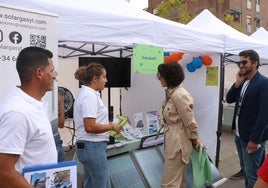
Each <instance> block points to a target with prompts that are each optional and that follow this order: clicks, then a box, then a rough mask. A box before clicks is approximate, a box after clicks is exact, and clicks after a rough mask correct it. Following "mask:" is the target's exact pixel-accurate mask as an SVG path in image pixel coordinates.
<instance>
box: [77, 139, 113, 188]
mask: <svg viewBox="0 0 268 188" xmlns="http://www.w3.org/2000/svg"><path fill="white" fill-rule="evenodd" d="M106 146H107V142H90V141H83V140H79V141H77V142H76V155H77V158H78V159H79V161H80V162H81V163H82V164H83V167H84V178H83V187H84V188H108V187H109V183H108V178H109V175H108V166H107V157H106Z"/></svg>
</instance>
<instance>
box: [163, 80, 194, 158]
mask: <svg viewBox="0 0 268 188" xmlns="http://www.w3.org/2000/svg"><path fill="white" fill-rule="evenodd" d="M166 97H167V99H166V100H167V103H166V106H165V107H164V110H163V121H164V135H165V136H164V138H165V141H164V151H165V156H166V157H167V158H169V159H172V158H174V157H176V155H177V154H178V153H179V152H180V150H181V153H182V161H183V162H185V163H188V162H189V160H190V155H191V152H192V150H193V146H192V141H191V139H197V138H198V126H197V123H196V121H195V118H194V113H193V98H192V96H191V95H190V94H189V93H188V92H187V91H186V90H185V89H184V88H183V87H182V86H181V85H179V86H177V87H175V88H173V89H167V90H166Z"/></svg>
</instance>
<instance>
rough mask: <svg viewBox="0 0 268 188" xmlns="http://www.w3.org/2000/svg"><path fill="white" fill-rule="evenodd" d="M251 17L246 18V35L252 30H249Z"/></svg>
mask: <svg viewBox="0 0 268 188" xmlns="http://www.w3.org/2000/svg"><path fill="white" fill-rule="evenodd" d="M251 27H252V26H251V17H250V16H247V32H248V33H251V32H252V30H251Z"/></svg>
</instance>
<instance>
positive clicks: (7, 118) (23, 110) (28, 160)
mask: <svg viewBox="0 0 268 188" xmlns="http://www.w3.org/2000/svg"><path fill="white" fill-rule="evenodd" d="M0 153H6V154H16V155H20V157H19V160H18V161H17V163H16V164H15V168H16V170H17V171H18V172H21V171H22V169H23V168H24V167H25V166H29V165H35V164H46V163H55V162H57V150H56V146H55V143H54V138H53V134H52V129H51V125H50V121H49V118H48V115H47V104H45V103H44V102H41V101H38V100H36V99H34V98H32V97H31V96H29V95H27V94H26V93H24V92H23V91H22V90H21V89H20V88H18V87H15V88H14V89H13V90H12V92H11V93H10V94H9V95H8V96H7V97H6V98H5V99H4V101H3V102H2V103H1V104H0Z"/></svg>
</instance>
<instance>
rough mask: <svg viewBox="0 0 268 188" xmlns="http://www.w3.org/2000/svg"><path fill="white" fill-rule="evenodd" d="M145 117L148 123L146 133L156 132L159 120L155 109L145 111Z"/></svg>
mask: <svg viewBox="0 0 268 188" xmlns="http://www.w3.org/2000/svg"><path fill="white" fill-rule="evenodd" d="M146 119H147V125H148V134H149V135H151V134H156V133H157V131H158V129H159V120H158V113H157V111H149V112H146Z"/></svg>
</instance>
